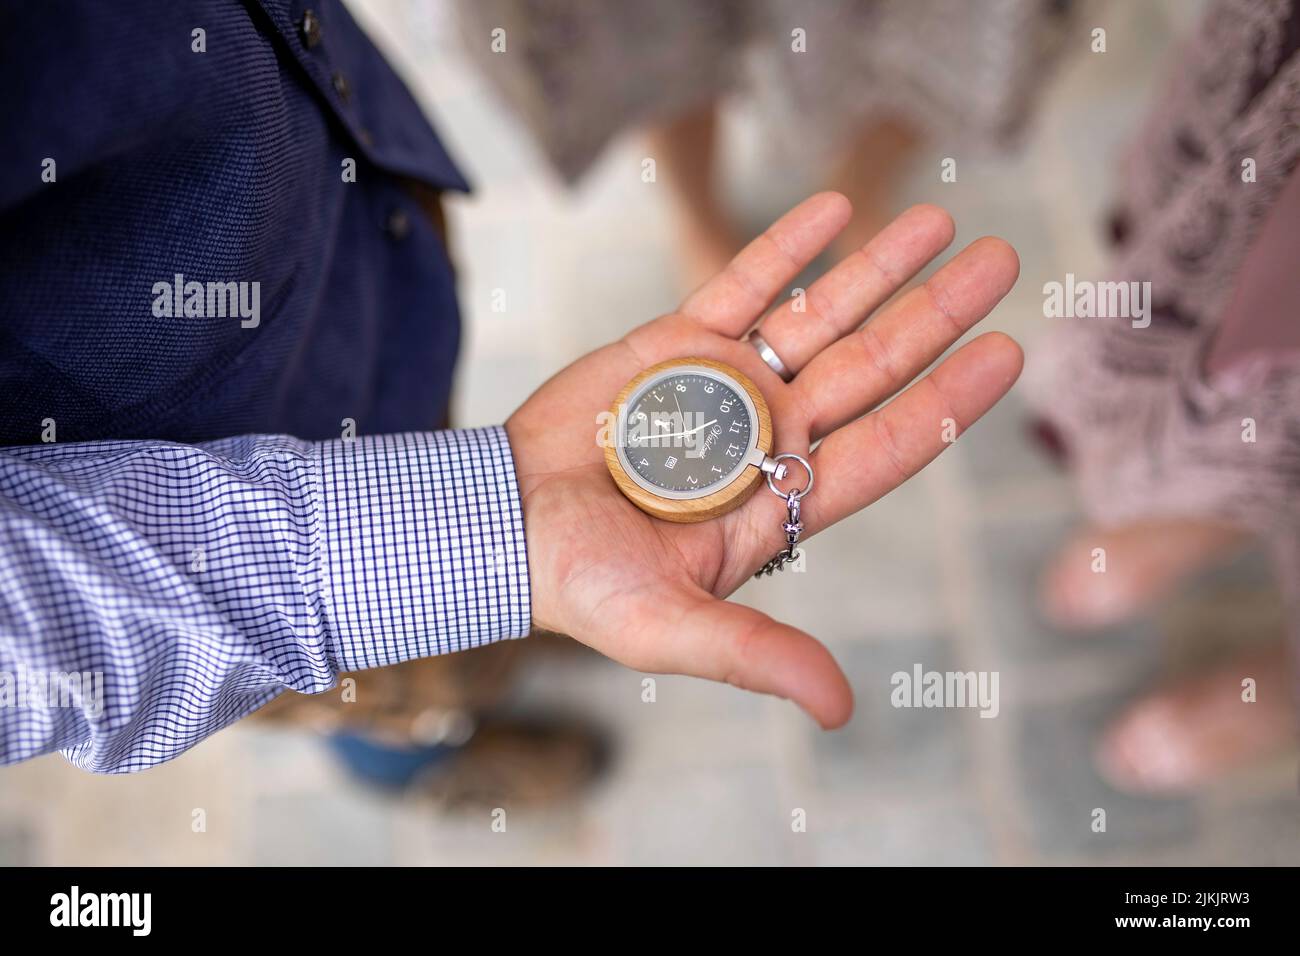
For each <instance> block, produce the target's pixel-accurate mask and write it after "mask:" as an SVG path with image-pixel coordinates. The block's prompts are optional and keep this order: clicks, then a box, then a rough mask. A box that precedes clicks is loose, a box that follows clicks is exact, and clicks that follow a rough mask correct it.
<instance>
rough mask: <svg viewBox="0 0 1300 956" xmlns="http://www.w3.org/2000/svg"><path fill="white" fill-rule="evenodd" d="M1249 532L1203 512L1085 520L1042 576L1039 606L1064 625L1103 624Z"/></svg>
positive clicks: (1239, 546) (1240, 544)
mask: <svg viewBox="0 0 1300 956" xmlns="http://www.w3.org/2000/svg"><path fill="white" fill-rule="evenodd" d="M1250 540H1251V536H1250V535H1249V534H1247V533H1246V532H1244V531H1242V530H1241V529H1239V528H1236V527H1234V526H1231V525H1226V524H1221V523H1218V522H1214V521H1209V520H1205V521H1198V520H1192V519H1186V520H1178V521H1175V520H1168V521H1142V522H1136V523H1134V524H1131V525H1125V526H1124V527H1120V528H1112V529H1104V530H1103V529H1100V528H1085V529H1083V530H1082V531H1080V532H1077V533H1076V534H1075V535H1074V537H1073V538H1071V539H1070V541H1068V542H1067V543H1066V544H1065V546H1064V547H1062V548H1061V550H1060V551H1058V552H1057V554H1056V557H1055V558H1054V559H1053V561H1052V564H1051V566H1050V567H1049V568H1048V571H1047V573H1046V575H1044V577H1043V580H1042V583H1041V586H1040V589H1039V592H1040V593H1039V600H1040V604H1041V606H1042V610H1043V614H1044V615H1045V616H1046V617H1047V619H1048V620H1049V621H1051V622H1052V624H1054V625H1056V626H1057V627H1061V628H1066V629H1070V630H1085V629H1092V628H1102V627H1107V626H1109V625H1111V624H1115V623H1118V622H1120V621H1123V620H1125V619H1127V618H1130V617H1132V616H1134V615H1136V614H1139V613H1141V612H1142V611H1144V610H1146V609H1148V608H1150V607H1151V606H1152V605H1154V604H1155V603H1156V602H1157V601H1159V600H1161V599H1162V598H1165V597H1167V596H1168V595H1169V594H1170V593H1172V592H1173V590H1174V589H1175V588H1176V587H1177V586H1178V585H1179V584H1180V583H1182V582H1183V581H1185V580H1187V579H1188V578H1190V577H1191V576H1192V575H1194V574H1196V573H1197V572H1199V571H1203V570H1206V569H1208V568H1210V567H1214V566H1215V565H1219V564H1223V563H1226V562H1227V561H1229V560H1230V559H1231V558H1233V557H1235V556H1236V555H1237V554H1238V553H1240V552H1241V551H1242V550H1243V549H1244V548H1245V547H1246V545H1247V544H1248V543H1249V542H1250ZM1098 549H1100V550H1098Z"/></svg>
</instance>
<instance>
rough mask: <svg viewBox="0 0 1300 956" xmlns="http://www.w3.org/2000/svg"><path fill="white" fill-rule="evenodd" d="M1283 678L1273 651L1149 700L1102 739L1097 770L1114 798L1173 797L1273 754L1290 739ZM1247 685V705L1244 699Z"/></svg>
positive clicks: (1291, 715) (1278, 650) (1291, 717)
mask: <svg viewBox="0 0 1300 956" xmlns="http://www.w3.org/2000/svg"><path fill="white" fill-rule="evenodd" d="M1288 675H1289V670H1288V662H1287V659H1286V653H1285V651H1284V650H1283V648H1282V646H1281V645H1278V646H1277V647H1274V648H1270V649H1268V650H1266V651H1254V652H1252V653H1250V654H1242V655H1241V656H1239V657H1237V658H1234V659H1233V660H1231V661H1229V662H1227V663H1226V664H1221V665H1219V666H1218V667H1216V668H1215V669H1214V670H1212V671H1209V672H1206V673H1201V674H1198V675H1196V676H1195V677H1191V678H1187V679H1184V680H1182V681H1180V682H1178V683H1176V684H1174V685H1172V686H1170V687H1168V688H1165V689H1162V690H1159V691H1155V692H1152V693H1150V694H1149V695H1147V696H1146V697H1144V698H1142V699H1141V700H1139V701H1138V702H1137V703H1136V704H1134V705H1133V706H1132V707H1130V708H1129V710H1128V711H1127V712H1126V713H1125V714H1124V715H1123V716H1122V717H1121V718H1120V719H1119V720H1118V721H1116V722H1115V723H1114V724H1112V725H1111V727H1110V728H1109V729H1108V730H1107V731H1106V733H1105V734H1104V735H1103V737H1102V741H1101V744H1100V745H1099V747H1098V748H1097V758H1096V759H1097V766H1098V769H1099V770H1100V772H1101V774H1102V776H1103V777H1105V778H1106V780H1107V781H1108V782H1109V783H1110V784H1111V786H1113V787H1115V788H1116V789H1118V790H1123V791H1127V792H1129V793H1150V794H1156V793H1161V794H1172V793H1178V792H1182V791H1188V790H1192V789H1195V788H1197V787H1199V786H1201V785H1203V784H1205V783H1207V782H1209V781H1211V780H1213V779H1215V778H1216V777H1219V776H1222V775H1223V774H1225V773H1227V772H1228V771H1230V770H1232V769H1233V768H1235V767H1239V766H1242V765H1245V764H1247V763H1250V762H1252V761H1254V760H1258V759H1260V758H1263V757H1266V756H1269V755H1270V754H1272V753H1276V752H1277V751H1279V750H1281V749H1283V748H1284V747H1286V746H1287V745H1288V744H1289V743H1291V742H1292V741H1293V740H1294V735H1295V708H1294V705H1293V698H1292V693H1291V685H1290V680H1289V676H1288ZM1248 677H1249V678H1253V679H1254V681H1255V701H1254V702H1251V703H1248V702H1246V701H1244V700H1243V699H1242V698H1243V694H1244V693H1245V690H1244V688H1243V687H1242V682H1243V681H1244V680H1245V679H1246V678H1248Z"/></svg>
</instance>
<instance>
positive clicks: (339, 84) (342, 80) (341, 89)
mask: <svg viewBox="0 0 1300 956" xmlns="http://www.w3.org/2000/svg"><path fill="white" fill-rule="evenodd" d="M330 82H331V83H333V84H334V92H335V93H337V94H338V95H339V99H341V100H342V101H343V102H344V103H346V102H347V101H348V100H349V99H351V97H352V87H350V86H349V85H348V78H347V77H346V76H344V75H343V74H342V73H340V72H339V71H338V70H335V71H334V75H333V76H332V77H330Z"/></svg>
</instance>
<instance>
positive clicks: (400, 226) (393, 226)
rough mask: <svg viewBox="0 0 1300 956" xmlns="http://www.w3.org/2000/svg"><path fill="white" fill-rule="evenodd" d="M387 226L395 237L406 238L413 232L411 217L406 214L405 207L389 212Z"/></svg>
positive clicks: (390, 233)
mask: <svg viewBox="0 0 1300 956" xmlns="http://www.w3.org/2000/svg"><path fill="white" fill-rule="evenodd" d="M385 228H386V229H387V230H388V234H389V235H390V236H392V237H393V238H394V239H405V238H406V237H407V236H409V235H410V234H411V217H410V216H408V215H407V214H406V210H405V209H401V208H398V209H394V210H393V211H392V212H390V213H389V214H388V222H387V223H386V224H385Z"/></svg>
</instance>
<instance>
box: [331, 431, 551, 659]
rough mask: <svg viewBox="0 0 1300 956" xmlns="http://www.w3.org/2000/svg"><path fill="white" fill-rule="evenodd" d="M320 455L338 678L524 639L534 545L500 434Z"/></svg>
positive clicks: (447, 435)
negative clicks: (530, 544)
mask: <svg viewBox="0 0 1300 956" xmlns="http://www.w3.org/2000/svg"><path fill="white" fill-rule="evenodd" d="M315 449H316V464H317V467H316V476H317V481H318V487H317V496H318V497H317V500H318V501H319V502H320V508H319V511H318V514H319V515H320V530H319V533H320V537H321V543H320V553H321V556H322V557H321V561H322V584H323V589H324V600H325V608H326V619H327V628H328V632H329V634H330V636H331V639H332V644H333V650H334V656H335V664H336V666H337V668H338V669H339V670H341V671H352V670H363V669H365V668H369V667H382V666H384V665H387V664H396V663H400V662H401V661H406V660H412V659H415V658H419V657H430V656H433V655H435V654H447V653H450V652H452V651H462V650H467V649H468V648H471V647H478V646H479V645H482V644H488V643H491V642H493V641H496V640H500V639H501V638H510V637H526V636H527V635H528V632H529V628H530V626H531V620H532V608H531V606H530V600H529V590H528V587H529V585H528V549H527V547H526V545H525V541H524V522H523V513H522V509H521V507H520V502H519V486H518V484H517V482H516V480H515V462H514V456H513V455H512V454H511V451H510V442H509V440H508V439H507V438H506V432H505V429H504V428H501V427H500V426H493V427H490V428H472V429H463V430H449V431H439V432H409V433H404V434H396V435H368V436H364V437H358V438H355V439H343V440H335V441H327V442H318V443H317V444H316V445H315Z"/></svg>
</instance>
